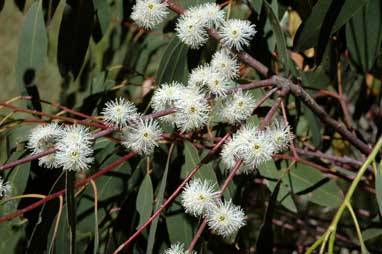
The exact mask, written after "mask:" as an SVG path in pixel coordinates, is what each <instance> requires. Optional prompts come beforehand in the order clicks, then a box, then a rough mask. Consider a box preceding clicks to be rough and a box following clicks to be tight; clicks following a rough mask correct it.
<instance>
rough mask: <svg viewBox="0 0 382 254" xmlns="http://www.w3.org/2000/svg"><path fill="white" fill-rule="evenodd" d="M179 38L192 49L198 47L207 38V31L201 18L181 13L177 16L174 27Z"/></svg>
mask: <svg viewBox="0 0 382 254" xmlns="http://www.w3.org/2000/svg"><path fill="white" fill-rule="evenodd" d="M175 30H176V32H177V35H178V37H179V39H180V40H181V41H182V42H183V43H184V44H186V45H188V46H189V47H190V48H192V49H198V48H200V47H201V46H203V45H204V44H205V43H206V42H207V40H208V34H207V31H206V30H205V28H204V24H203V21H202V19H200V18H199V17H194V16H186V15H182V16H180V18H178V23H177V24H176V28H175Z"/></svg>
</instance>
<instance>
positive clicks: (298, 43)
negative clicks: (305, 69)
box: [294, 0, 378, 51]
mask: <svg viewBox="0 0 382 254" xmlns="http://www.w3.org/2000/svg"><path fill="white" fill-rule="evenodd" d="M377 1H378V0H377ZM331 3H332V0H320V1H318V2H317V3H316V5H314V7H313V9H312V12H311V14H310V16H308V18H306V19H305V20H304V21H303V23H302V24H301V25H300V27H299V29H298V31H297V34H296V36H295V39H294V47H295V49H296V50H299V51H300V50H304V49H308V48H312V47H314V46H316V45H317V42H318V37H319V34H320V30H321V26H322V23H323V21H324V18H325V15H326V13H327V12H328V9H329V6H330V4H331ZM366 3H367V0H346V1H345V3H344V5H343V6H342V8H341V11H340V12H339V14H338V16H337V17H336V21H335V22H334V25H333V27H331V28H328V29H330V30H331V34H333V33H335V32H337V31H338V30H339V29H340V28H341V27H342V26H343V25H344V24H346V22H348V21H349V19H350V18H351V17H352V16H353V15H354V14H355V13H356V12H357V11H359V10H360V9H361V8H362V6H364V5H365V4H366Z"/></svg>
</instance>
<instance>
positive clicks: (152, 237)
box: [146, 149, 172, 254]
mask: <svg viewBox="0 0 382 254" xmlns="http://www.w3.org/2000/svg"><path fill="white" fill-rule="evenodd" d="M171 155H172V151H171V149H170V152H169V155H168V157H167V161H166V167H165V169H164V173H163V177H162V181H161V183H160V187H159V191H158V194H157V197H156V199H155V201H156V203H155V208H154V210H155V211H156V210H158V209H159V207H160V206H161V205H162V203H163V200H164V191H165V189H166V183H167V175H168V168H169V166H170V161H171ZM158 220H159V218H156V219H155V220H153V222H152V223H151V226H150V232H149V237H148V239H147V250H146V254H151V253H153V247H154V242H155V233H156V231H157V226H158Z"/></svg>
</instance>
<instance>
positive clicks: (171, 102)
mask: <svg viewBox="0 0 382 254" xmlns="http://www.w3.org/2000/svg"><path fill="white" fill-rule="evenodd" d="M183 89H184V86H183V84H181V83H179V82H171V83H169V84H167V83H165V84H162V85H161V86H160V88H158V89H157V90H156V91H155V92H154V95H153V97H152V99H151V100H152V104H151V105H152V107H153V109H154V110H155V111H162V110H165V109H169V108H174V107H175V102H176V100H177V99H178V97H179V96H180V95H181V94H183ZM159 120H161V121H164V122H167V123H169V124H171V125H173V124H174V122H175V114H170V115H166V116H163V117H160V118H159Z"/></svg>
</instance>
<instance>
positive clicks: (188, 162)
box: [181, 141, 218, 184]
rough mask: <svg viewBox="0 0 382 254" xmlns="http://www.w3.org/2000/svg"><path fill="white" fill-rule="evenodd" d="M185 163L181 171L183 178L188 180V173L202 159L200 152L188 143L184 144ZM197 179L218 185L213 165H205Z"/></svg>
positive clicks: (197, 174) (196, 175)
mask: <svg viewBox="0 0 382 254" xmlns="http://www.w3.org/2000/svg"><path fill="white" fill-rule="evenodd" d="M183 154H184V157H185V162H184V164H183V166H182V169H181V177H182V178H186V176H187V175H188V173H190V172H191V170H192V169H193V168H194V167H195V166H196V165H197V164H198V163H199V162H200V157H199V154H198V150H197V149H196V148H195V147H194V146H193V145H192V144H191V143H190V142H188V141H185V142H184V151H183ZM195 177H198V178H200V179H207V180H210V181H211V182H212V183H214V184H217V182H218V180H217V178H216V174H215V172H214V170H213V168H212V166H211V164H210V163H209V164H207V165H203V166H202V167H201V168H200V169H199V170H198V172H196V174H195Z"/></svg>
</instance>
